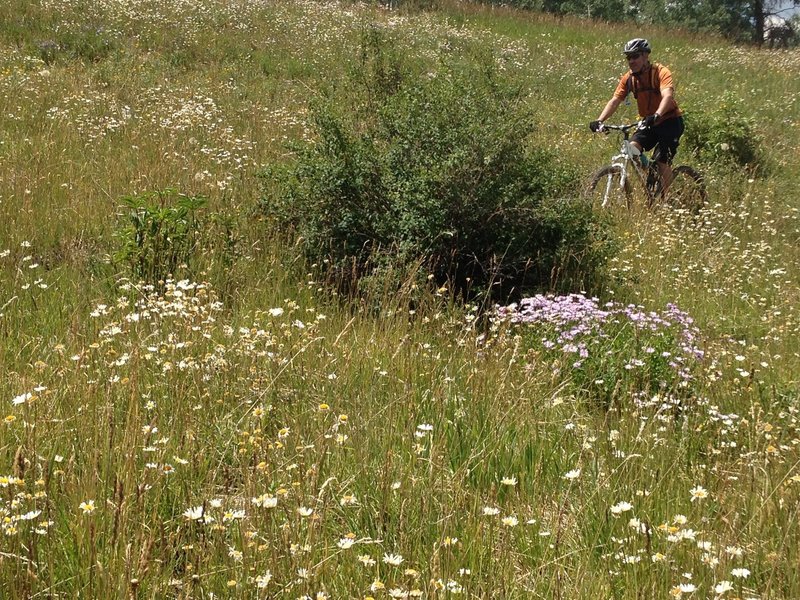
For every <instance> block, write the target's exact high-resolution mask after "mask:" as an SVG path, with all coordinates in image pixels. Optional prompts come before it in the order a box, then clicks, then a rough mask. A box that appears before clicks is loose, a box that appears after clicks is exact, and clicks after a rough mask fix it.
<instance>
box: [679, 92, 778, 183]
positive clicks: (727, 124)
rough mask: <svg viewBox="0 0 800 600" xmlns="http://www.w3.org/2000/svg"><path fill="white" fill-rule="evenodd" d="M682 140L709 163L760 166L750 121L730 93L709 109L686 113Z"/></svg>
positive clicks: (757, 143)
mask: <svg viewBox="0 0 800 600" xmlns="http://www.w3.org/2000/svg"><path fill="white" fill-rule="evenodd" d="M681 141H682V143H683V144H685V145H686V147H687V148H688V149H689V150H691V151H693V152H694V153H695V154H697V156H698V158H700V160H702V161H704V162H706V163H709V164H714V165H719V166H722V167H723V168H739V167H747V168H748V169H751V170H755V169H758V168H759V167H762V166H763V159H762V157H761V152H760V150H759V140H758V137H757V136H756V134H755V132H754V131H753V122H752V120H751V119H748V118H747V117H744V116H743V115H742V112H741V110H740V108H739V102H738V101H737V100H736V99H734V98H733V97H732V96H731V95H727V96H725V97H723V98H722V101H721V102H719V103H718V104H715V105H714V106H713V108H711V109H710V110H708V111H693V112H691V113H690V114H688V115H687V116H686V133H685V134H684V135H683V138H682V140H681Z"/></svg>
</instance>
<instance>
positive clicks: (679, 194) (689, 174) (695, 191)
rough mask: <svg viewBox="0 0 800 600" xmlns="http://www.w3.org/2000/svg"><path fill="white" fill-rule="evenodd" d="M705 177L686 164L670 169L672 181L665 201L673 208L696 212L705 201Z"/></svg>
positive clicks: (706, 195)
mask: <svg viewBox="0 0 800 600" xmlns="http://www.w3.org/2000/svg"><path fill="white" fill-rule="evenodd" d="M707 197H708V193H707V192H706V184H705V177H703V175H702V174H701V173H700V172H699V171H697V170H695V169H693V168H692V167H690V166H688V165H681V166H679V167H675V168H674V169H673V170H672V183H671V184H670V186H669V190H668V191H667V195H666V198H665V202H666V203H667V204H669V205H670V206H673V207H675V208H681V209H684V210H688V211H689V212H691V213H697V212H698V211H699V210H700V209H701V208H703V205H705V203H706V199H707Z"/></svg>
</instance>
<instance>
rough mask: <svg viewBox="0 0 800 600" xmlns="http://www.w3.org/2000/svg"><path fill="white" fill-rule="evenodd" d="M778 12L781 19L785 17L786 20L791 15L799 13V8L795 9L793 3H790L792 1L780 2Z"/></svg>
mask: <svg viewBox="0 0 800 600" xmlns="http://www.w3.org/2000/svg"><path fill="white" fill-rule="evenodd" d="M782 9H788V10H782ZM778 10H780V11H781V12H780V13H778V14H780V15H781V16H782V17H786V18H787V19H788V18H789V17H791V16H792V15H794V14H797V13H798V12H800V8H797V7H795V6H794V3H793V2H792V0H784V1H783V2H781V3H780V4H779V5H778ZM776 12H777V11H776Z"/></svg>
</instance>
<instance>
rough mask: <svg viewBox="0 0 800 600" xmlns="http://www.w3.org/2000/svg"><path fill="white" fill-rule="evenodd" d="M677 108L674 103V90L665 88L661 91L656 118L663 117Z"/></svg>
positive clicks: (676, 104)
mask: <svg viewBox="0 0 800 600" xmlns="http://www.w3.org/2000/svg"><path fill="white" fill-rule="evenodd" d="M676 108H678V103H677V102H675V97H674V90H673V89H672V88H671V87H667V88H664V89H662V90H661V102H660V103H659V105H658V108H657V109H656V114H658V116H661V115H665V114H667V113H668V112H669V111H671V110H675V109H676Z"/></svg>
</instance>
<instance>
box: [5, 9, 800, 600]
mask: <svg viewBox="0 0 800 600" xmlns="http://www.w3.org/2000/svg"><path fill="white" fill-rule="evenodd" d="M375 24H377V25H379V26H380V27H385V28H388V29H391V30H392V31H393V32H394V34H395V35H396V36H397V37H398V39H400V40H402V43H403V44H404V47H405V48H406V49H407V54H408V55H409V57H410V58H409V59H413V60H417V61H420V63H421V64H426V63H425V61H430V64H432V65H433V64H435V62H436V61H437V59H438V57H440V56H441V55H443V54H447V53H450V52H459V53H464V54H465V55H468V54H469V53H470V52H474V53H484V54H485V53H494V54H495V55H496V56H497V57H498V59H497V60H498V61H499V63H500V64H501V66H502V68H504V69H507V70H510V71H511V72H512V73H513V74H514V75H515V76H516V77H518V78H519V80H520V81H521V82H522V83H524V84H525V85H526V86H528V87H529V89H530V91H531V96H530V102H531V104H532V105H533V106H535V107H536V111H537V113H538V115H539V117H538V121H539V124H540V125H539V137H540V140H541V142H542V143H543V144H546V145H547V147H549V148H551V149H555V150H557V151H558V152H559V153H560V155H561V156H562V157H563V160H564V161H568V162H570V163H571V164H575V165H578V166H579V168H581V169H584V170H585V171H586V172H587V173H589V172H590V171H591V170H592V169H594V168H595V167H597V166H599V165H601V164H602V163H603V162H604V161H605V160H606V159H607V157H608V156H610V155H611V153H612V152H613V150H615V148H614V144H613V143H611V141H610V140H608V139H606V138H602V139H601V138H598V137H592V136H591V135H590V134H589V133H588V131H587V130H586V126H585V125H584V122H587V121H588V120H590V119H591V118H594V117H595V116H596V113H597V111H598V110H599V107H601V106H602V104H603V103H604V102H605V100H606V97H607V96H608V95H610V92H611V89H612V85H613V82H614V80H615V78H616V77H617V76H618V75H619V74H620V73H621V71H622V69H623V68H624V65H623V64H622V63H621V61H620V60H619V55H618V46H619V44H620V42H621V41H623V40H624V39H627V38H628V37H630V32H629V31H628V30H627V29H622V28H620V27H616V26H607V25H601V24H587V23H584V22H581V21H564V22H557V21H554V20H552V19H549V18H539V17H536V18H534V17H531V16H530V15H527V14H525V15H523V14H520V13H514V12H510V11H506V10H494V11H492V10H488V9H486V10H484V9H478V8H475V7H471V6H455V7H453V6H451V7H449V8H448V9H447V12H446V13H430V14H422V15H400V14H397V13H393V12H385V11H381V10H378V9H375V8H368V7H364V6H359V5H350V4H329V3H325V4H316V3H304V2H247V3H244V2H215V1H214V0H206V1H203V2H193V3H185V2H178V1H167V0H158V1H153V2H142V3H130V2H127V1H123V0H119V1H113V2H105V3H84V2H76V1H68V2H63V1H59V2H50V1H44V0H43V1H41V2H38V3H29V2H23V1H21V0H12V1H11V2H6V3H5V4H3V6H0V114H2V115H3V116H2V119H0V210H2V214H3V219H0V290H2V291H0V338H2V344H0V369H2V372H3V374H4V376H3V377H2V378H0V401H2V402H5V404H4V407H5V408H4V410H3V412H2V413H0V418H3V423H2V424H0V461H1V463H2V466H0V496H1V497H2V501H0V520H2V535H0V596H2V597H3V598H9V599H11V598H30V597H80V598H129V597H134V598H164V597H174V598H190V597H192V598H210V597H212V594H213V596H214V597H230V598H256V597H259V598H263V597H271V598H284V597H285V598H299V597H311V598H324V597H331V598H342V597H348V598H349V597H362V598H365V597H374V598H381V597H384V598H385V597H394V598H398V597H400V598H402V597H418V596H423V597H450V596H455V595H459V594H460V595H464V596H470V595H471V596H472V597H496V598H529V597H543V598H556V597H557V598H575V597H579V598H597V597H614V598H634V597H636V598H639V597H653V598H655V597H669V596H670V595H672V596H674V597H681V596H683V597H708V598H714V597H740V598H757V597H763V598H794V597H798V596H800V577H799V576H798V571H797V568H796V567H797V564H798V562H800V554H798V546H797V544H796V543H795V541H796V539H797V536H798V494H800V470H798V464H799V463H798V448H799V447H800V442H799V441H798V440H799V439H800V438H799V437H798V410H800V407H798V381H797V373H798V367H800V364H798V363H799V362H800V361H798V351H797V348H796V342H795V339H796V337H797V334H798V328H799V325H798V324H799V323H800V321H799V319H800V317H799V316H798V312H797V310H798V309H797V306H798V291H799V290H800V285H799V283H800V282H798V278H797V274H798V273H800V269H798V250H797V248H798V246H797V241H798V231H799V229H798V210H799V209H800V205H798V201H797V197H798V195H797V193H798V181H800V180H799V179H798V174H799V173H800V161H798V156H800V153H798V139H800V135H798V128H800V109H799V108H798V97H799V95H800V87H798V86H800V84H798V83H797V82H798V80H797V77H796V75H797V71H798V65H800V61H798V60H797V53H796V51H791V52H775V53H770V52H766V51H762V50H755V49H743V48H734V47H730V46H728V45H726V44H725V43H724V42H723V41H722V40H714V39H712V40H708V39H707V38H703V39H699V38H694V37H692V36H691V35H688V34H683V33H675V32H669V31H662V30H656V29H652V30H646V31H644V33H645V34H646V35H648V36H649V37H651V38H652V40H653V42H654V46H655V48H656V52H655V54H654V58H657V59H658V60H663V61H664V62H665V63H667V64H669V65H670V66H671V67H672V68H673V70H674V71H675V72H676V74H677V76H678V86H679V87H678V97H679V101H680V102H682V104H683V105H684V106H685V107H686V109H687V112H689V113H691V111H692V110H702V109H705V108H708V107H713V106H714V102H715V101H716V99H717V98H720V97H722V95H723V94H724V93H725V92H731V93H733V94H734V95H735V96H736V97H738V98H739V99H740V100H741V103H742V106H743V107H744V108H745V109H746V111H749V114H750V115H752V117H753V118H754V120H755V123H756V128H757V132H758V133H759V135H760V138H761V140H762V146H763V148H764V150H765V152H766V154H767V159H768V161H769V162H770V164H771V165H772V168H771V169H770V171H769V172H768V173H765V174H763V175H756V176H752V175H750V174H737V173H730V172H729V171H727V170H725V169H719V168H717V166H715V165H710V164H706V165H701V164H698V165H696V166H699V167H700V168H702V169H704V170H705V171H707V173H708V174H709V187H710V202H709V204H708V206H707V207H706V208H705V209H704V210H703V211H702V212H701V214H700V215H699V217H697V218H694V219H693V218H690V217H689V216H688V215H684V214H679V213H674V212H669V211H658V210H656V211H652V212H647V211H644V210H636V211H634V212H633V213H631V214H628V215H626V214H614V215H612V216H613V217H614V218H615V221H616V224H617V225H616V226H617V229H618V234H619V237H620V240H621V253H620V255H619V257H618V259H617V261H616V262H615V264H614V275H615V278H616V283H615V286H614V287H613V288H609V289H608V290H606V295H607V296H608V297H607V298H604V301H605V300H615V301H616V302H618V303H619V304H621V305H627V304H635V305H639V306H640V307H641V309H639V310H641V311H643V312H650V311H653V312H655V313H658V312H659V311H663V310H664V309H665V307H666V306H667V304H668V303H676V304H677V305H678V306H679V307H680V308H681V309H683V310H685V311H687V312H688V313H689V314H690V315H691V316H692V317H693V318H694V326H696V327H697V329H698V330H699V334H700V339H701V340H702V344H703V349H704V351H705V357H704V359H703V360H702V361H701V362H699V363H698V365H697V370H696V372H695V373H694V379H693V380H692V385H691V386H690V387H689V388H688V391H686V392H685V393H682V394H681V395H680V398H679V401H678V400H674V399H670V397H669V395H668V394H667V393H666V392H665V393H663V394H660V393H648V394H647V395H646V396H644V395H641V394H638V395H637V393H636V389H635V388H633V387H625V388H624V389H625V390H626V392H625V393H617V395H616V396H614V398H613V400H614V401H613V402H612V403H610V404H609V405H608V406H606V405H605V404H604V403H603V402H599V401H598V399H597V397H596V396H593V395H592V394H591V393H587V392H588V391H589V387H590V386H588V385H587V386H580V385H579V386H576V385H575V381H576V380H575V379H572V378H570V377H567V375H568V374H570V373H571V371H570V369H571V366H570V365H571V364H572V362H573V357H572V356H563V357H562V356H559V355H557V354H556V353H554V352H552V351H550V350H548V351H547V352H545V351H543V350H541V349H538V347H537V346H536V344H535V343H531V340H533V341H536V342H537V343H538V341H540V340H541V339H542V338H543V337H544V336H545V335H546V334H547V330H546V329H538V328H537V326H535V325H514V326H512V325H509V324H507V323H499V322H492V323H490V324H489V323H487V322H486V314H485V312H483V311H480V310H478V309H477V307H474V306H470V305H464V304H463V303H459V302H456V301H454V300H453V299H452V298H451V294H450V291H449V290H447V289H444V288H442V289H439V290H433V289H432V290H429V291H425V292H422V293H421V292H419V291H418V290H412V291H409V292H408V294H404V293H400V294H396V293H394V292H389V291H385V292H384V291H381V290H375V291H374V296H372V297H368V298H361V299H359V300H352V299H351V300H348V299H342V298H337V297H336V296H335V294H334V293H332V292H331V291H330V290H329V289H328V288H327V287H326V286H325V285H324V283H323V279H322V277H321V275H320V272H321V271H320V269H319V265H312V264H305V263H303V261H302V260H301V259H299V258H298V252H297V251H296V249H295V248H294V247H293V244H294V240H291V239H288V240H287V239H286V236H285V235H280V233H279V232H271V231H269V229H268V228H267V226H266V225H265V224H264V223H262V222H260V220H259V216H258V212H257V211H256V210H255V208H256V206H257V202H258V197H259V189H258V185H259V184H258V177H257V175H258V174H259V173H260V172H261V171H262V169H263V167H264V166H265V165H271V164H275V163H279V162H280V161H282V160H286V159H288V158H289V157H291V155H292V148H291V145H290V144H287V143H288V142H297V141H302V140H308V139H311V138H313V129H312V128H311V125H310V123H309V120H308V116H307V110H308V105H309V101H310V100H311V99H312V98H313V97H314V96H315V94H317V93H319V90H320V89H322V87H323V84H325V85H331V84H335V82H336V81H338V80H340V78H341V80H344V74H345V73H346V72H347V70H348V69H352V68H355V67H357V65H358V53H357V49H356V43H357V40H358V39H359V36H360V34H361V32H362V31H363V30H364V28H365V27H369V26H373V25H375ZM628 110H632V109H628ZM620 118H622V116H620ZM679 156H680V155H679ZM680 158H681V159H683V160H686V161H687V162H692V161H694V160H696V159H695V158H694V157H691V156H689V155H688V154H683V155H682V156H680ZM167 188H175V189H178V190H180V191H181V192H182V193H184V194H186V195H188V196H203V197H205V198H208V204H207V206H206V207H204V209H203V210H205V211H207V213H206V214H207V215H215V218H218V219H223V218H224V223H225V227H221V226H220V227H221V228H219V229H214V230H213V231H215V232H217V233H216V234H215V236H216V235H217V234H219V235H218V236H217V237H214V236H210V237H207V238H205V239H206V241H207V244H208V245H207V246H206V247H205V249H204V251H200V252H198V253H197V255H195V256H194V257H193V262H192V265H191V275H192V277H191V279H190V280H189V279H181V278H179V277H178V275H179V274H173V275H174V276H173V277H172V278H167V279H166V280H162V281H160V282H153V283H152V284H143V283H141V282H139V281H136V280H131V279H130V277H129V273H128V271H126V270H125V265H124V264H122V263H118V262H117V261H116V260H115V258H114V256H115V252H116V251H117V250H118V247H117V245H116V241H115V237H114V235H113V234H114V232H115V231H117V230H118V228H119V227H120V222H121V221H120V220H121V218H122V213H123V210H124V209H123V208H122V206H123V201H122V199H123V198H124V197H128V196H135V195H138V194H146V193H151V192H158V191H161V190H165V189H167ZM208 222H215V223H220V222H221V221H220V220H217V221H213V220H211V219H210V220H209V221H208ZM222 231H228V232H230V233H231V236H230V237H229V238H226V237H225V236H223V234H222V233H220V232H222ZM225 240H227V242H226V241H225ZM226 244H227V245H226ZM186 272H188V271H185V272H184V273H186ZM414 285H416V283H414V282H411V281H410V282H409V283H408V285H407V286H406V288H407V289H410V288H411V287H413V286H414ZM576 291H577V290H576ZM412 299H413V301H412ZM376 306H377V307H380V309H379V310H378V311H376V310H375V308H374V307H376ZM626 331H628V330H626ZM625 335H627V334H625ZM597 339H601V338H597ZM620 339H621V338H620ZM635 339H636V338H631V340H629V342H630V343H629V345H627V346H625V347H626V348H628V349H629V351H630V352H634V353H635V352H638V351H640V350H642V349H641V348H638V347H637V346H636V344H635ZM612 347H614V346H613V344H612ZM614 357H615V355H614V354H613V353H612V354H610V355H607V356H605V358H604V360H603V363H602V364H603V365H605V367H604V368H608V369H614V368H619V367H620V365H618V364H615V363H614ZM625 358H626V360H627V359H628V358H630V356H628V355H626V357H625ZM626 381H634V382H635V381H637V379H636V377H634V376H631V377H630V379H626ZM631 385H634V384H631ZM619 389H623V388H618V392H619Z"/></svg>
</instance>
